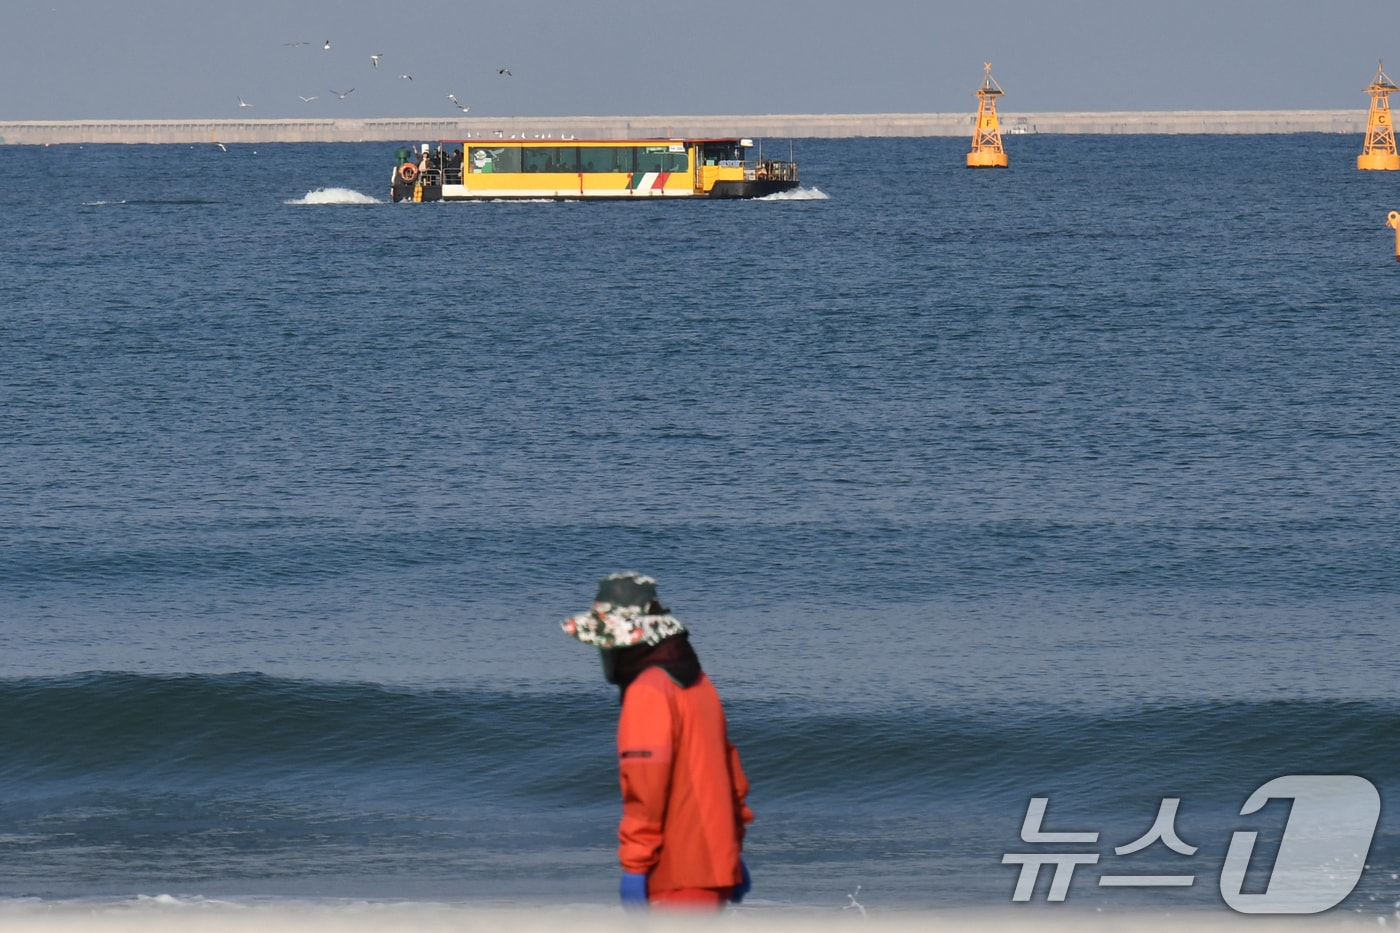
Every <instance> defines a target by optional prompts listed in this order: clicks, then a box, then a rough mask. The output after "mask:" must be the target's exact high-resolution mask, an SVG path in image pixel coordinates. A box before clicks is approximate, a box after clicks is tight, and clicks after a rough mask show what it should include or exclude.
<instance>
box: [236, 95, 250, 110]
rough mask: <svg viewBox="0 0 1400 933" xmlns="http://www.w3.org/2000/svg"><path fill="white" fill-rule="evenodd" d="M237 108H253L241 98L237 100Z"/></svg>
mask: <svg viewBox="0 0 1400 933" xmlns="http://www.w3.org/2000/svg"><path fill="white" fill-rule="evenodd" d="M235 96H237V95H235ZM238 106H240V107H251V106H253V105H252V104H250V103H248V102H247V101H246V100H244V99H243V98H241V97H239V98H238Z"/></svg>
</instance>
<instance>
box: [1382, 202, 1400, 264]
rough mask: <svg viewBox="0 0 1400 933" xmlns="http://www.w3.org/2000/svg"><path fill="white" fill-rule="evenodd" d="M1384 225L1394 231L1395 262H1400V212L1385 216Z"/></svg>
mask: <svg viewBox="0 0 1400 933" xmlns="http://www.w3.org/2000/svg"><path fill="white" fill-rule="evenodd" d="M1385 225H1386V226H1387V227H1390V228H1391V229H1392V230H1394V231H1395V261H1396V262H1400V211H1391V212H1390V213H1389V214H1387V215H1386V218H1385Z"/></svg>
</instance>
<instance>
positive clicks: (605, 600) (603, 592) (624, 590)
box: [561, 572, 686, 648]
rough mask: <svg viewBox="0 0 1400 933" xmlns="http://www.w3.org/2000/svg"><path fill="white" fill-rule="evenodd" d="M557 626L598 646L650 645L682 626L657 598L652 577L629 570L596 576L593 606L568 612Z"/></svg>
mask: <svg viewBox="0 0 1400 933" xmlns="http://www.w3.org/2000/svg"><path fill="white" fill-rule="evenodd" d="M561 627H562V628H563V629H564V631H565V632H567V633H568V634H570V635H572V636H574V637H575V638H577V639H578V640H579V641H581V642H583V643H584V644H585V645H594V646H596V647H599V648H628V647H631V646H632V645H654V644H656V643H658V642H660V641H661V640H662V639H665V638H670V637H671V636H672V635H680V634H683V633H684V632H685V630H686V629H685V626H684V625H681V623H680V621H679V620H678V619H676V618H674V617H673V616H672V615H670V612H669V610H667V609H666V608H665V607H663V606H662V605H661V602H660V601H659V600H658V599H657V597H656V581H655V580H653V579H652V578H651V577H644V576H642V575H641V574H639V573H631V572H627V573H614V574H610V575H608V576H606V577H604V578H603V579H602V580H600V581H599V583H598V594H597V595H596V596H594V597H593V608H592V609H590V610H589V611H587V612H580V613H579V614H578V615H574V616H570V617H569V618H567V619H565V620H564V622H563V623H562V626H561Z"/></svg>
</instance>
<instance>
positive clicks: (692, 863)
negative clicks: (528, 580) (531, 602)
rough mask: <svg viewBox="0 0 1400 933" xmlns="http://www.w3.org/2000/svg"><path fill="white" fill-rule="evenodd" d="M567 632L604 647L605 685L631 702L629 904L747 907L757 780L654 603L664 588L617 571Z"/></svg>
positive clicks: (682, 631) (625, 720) (626, 797)
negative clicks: (747, 839) (749, 833)
mask: <svg viewBox="0 0 1400 933" xmlns="http://www.w3.org/2000/svg"><path fill="white" fill-rule="evenodd" d="M563 628H564V631H565V632H567V633H569V634H570V635H572V636H574V637H575V638H577V639H578V640H579V641H581V642H583V643H584V644H588V645H594V646H596V647H597V648H598V649H599V654H600V655H601V656H602V661H603V676H604V677H606V678H607V680H608V682H609V683H613V684H616V685H617V687H618V689H619V691H620V692H621V694H622V714H621V716H620V717H619V719H618V724H617V769H618V777H619V779H620V781H621V784H622V822H621V824H620V825H619V826H618V832H617V835H618V848H617V856H618V861H619V862H621V864H622V882H621V884H620V885H619V893H620V894H621V897H622V903H623V906H624V907H646V906H647V905H648V904H651V905H654V906H658V907H665V908H692V909H713V910H718V909H720V908H722V907H723V906H724V905H725V903H735V904H737V903H739V902H740V901H741V900H742V899H743V897H744V895H746V894H747V893H748V891H749V887H750V885H751V881H750V879H749V871H748V867H747V866H746V865H745V864H744V860H743V856H742V852H743V845H744V831H745V827H746V826H747V825H748V824H749V823H750V822H752V821H753V813H752V812H751V811H750V810H749V808H748V804H747V802H746V798H747V796H748V792H749V782H748V780H747V778H745V777H744V771H743V768H742V767H741V766H740V764H739V753H738V751H736V750H735V748H734V746H733V745H732V744H730V742H729V735H728V731H727V727H726V724H725V719H724V708H723V706H722V705H721V703H720V699H719V693H718V692H717V691H716V690H715V687H714V684H712V683H710V679H709V677H707V676H706V675H705V672H704V671H703V670H702V669H701V667H700V659H699V658H698V657H697V656H696V654H695V649H694V648H692V647H691V645H690V635H689V633H688V632H687V631H686V628H685V626H683V625H682V624H681V623H680V622H679V621H678V620H677V619H675V618H674V617H673V616H672V615H671V614H670V610H669V609H667V608H666V607H664V606H662V605H661V603H660V601H659V600H658V599H657V596H656V581H655V580H653V579H651V578H650V577H644V576H642V575H641V574H636V573H615V574H612V575H611V576H607V577H604V578H603V580H602V581H601V582H600V583H599V585H598V594H597V595H596V596H595V597H594V599H593V608H592V609H591V610H590V611H588V612H584V613H580V614H578V615H576V616H573V617H571V618H569V619H566V620H564V623H563Z"/></svg>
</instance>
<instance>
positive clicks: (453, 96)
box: [447, 94, 472, 113]
mask: <svg viewBox="0 0 1400 933" xmlns="http://www.w3.org/2000/svg"><path fill="white" fill-rule="evenodd" d="M447 99H448V100H450V101H452V103H454V104H456V105H457V109H458V110H460V111H462V112H463V113H466V112H467V111H468V110H470V109H472V108H470V107H463V106H462V102H461V101H460V100H458V99H457V95H456V94H448V95H447Z"/></svg>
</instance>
